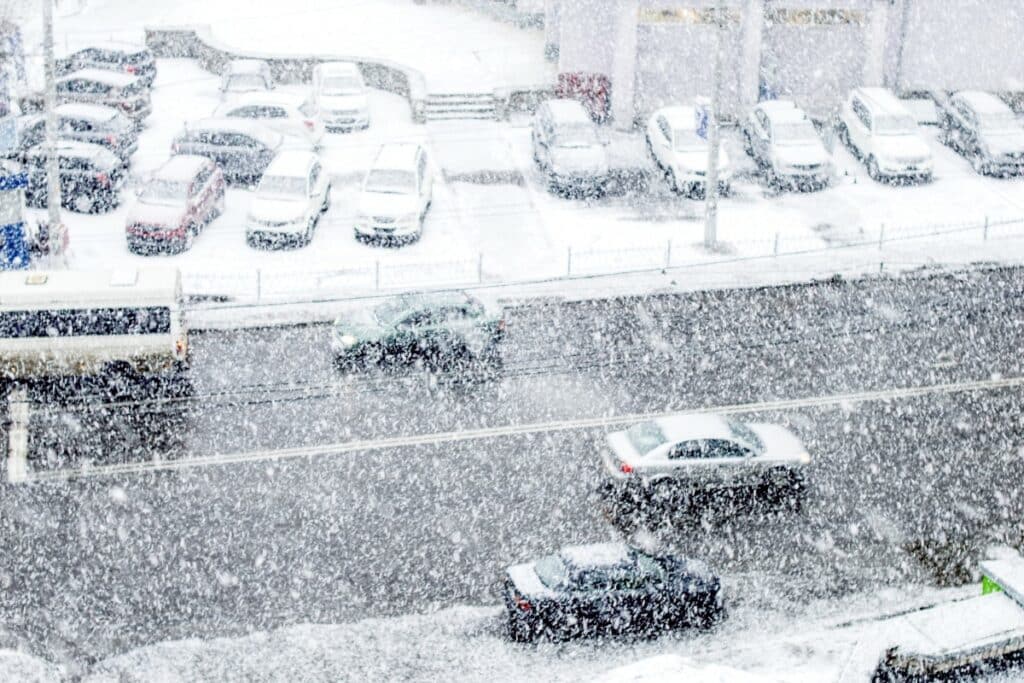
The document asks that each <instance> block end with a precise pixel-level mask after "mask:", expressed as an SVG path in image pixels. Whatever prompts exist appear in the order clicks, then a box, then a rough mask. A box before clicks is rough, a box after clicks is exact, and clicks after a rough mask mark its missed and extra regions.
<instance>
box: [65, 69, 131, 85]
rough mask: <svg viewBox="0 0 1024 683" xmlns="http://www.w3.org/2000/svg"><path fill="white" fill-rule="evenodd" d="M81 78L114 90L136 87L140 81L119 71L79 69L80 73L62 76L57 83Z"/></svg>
mask: <svg viewBox="0 0 1024 683" xmlns="http://www.w3.org/2000/svg"><path fill="white" fill-rule="evenodd" d="M79 78H84V79H86V80H90V81H96V82H97V83H103V84H104V85H109V86H112V87H114V88H125V87H128V86H129V85H134V84H135V83H137V82H138V81H139V79H138V78H136V77H135V76H132V75H130V74H125V73H120V72H118V71H106V70H104V69H79V70H78V71H73V72H72V73H69V74H67V75H66V76H61V77H60V78H58V79H57V81H58V82H60V81H70V80H75V79H79Z"/></svg>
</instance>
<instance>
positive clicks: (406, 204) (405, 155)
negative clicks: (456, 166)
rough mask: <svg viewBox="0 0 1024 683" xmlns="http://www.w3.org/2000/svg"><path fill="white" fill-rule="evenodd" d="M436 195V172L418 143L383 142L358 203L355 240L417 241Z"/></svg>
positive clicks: (364, 183) (368, 173)
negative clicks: (384, 143) (385, 143)
mask: <svg viewBox="0 0 1024 683" xmlns="http://www.w3.org/2000/svg"><path fill="white" fill-rule="evenodd" d="M433 197H434V172H433V169H432V168H431V165H430V160H429V159H428V158H427V151H426V150H425V149H424V148H423V146H422V145H418V144H398V143H393V144H387V145H381V148H380V151H379V152H378V153H377V158H376V159H375V160H374V162H373V166H372V167H371V168H370V170H369V172H367V174H366V179H365V180H364V181H363V189H362V192H360V194H359V199H358V201H357V204H356V220H355V224H354V228H355V235H356V239H358V240H377V241H381V242H386V243H399V242H414V241H416V240H418V239H419V238H420V236H421V235H422V234H423V220H424V219H425V218H426V215H427V211H428V210H429V209H430V204H431V202H432V201H433Z"/></svg>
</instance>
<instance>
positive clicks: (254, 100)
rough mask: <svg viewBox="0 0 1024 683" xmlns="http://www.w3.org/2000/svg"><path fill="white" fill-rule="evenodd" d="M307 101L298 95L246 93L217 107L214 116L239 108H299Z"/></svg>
mask: <svg viewBox="0 0 1024 683" xmlns="http://www.w3.org/2000/svg"><path fill="white" fill-rule="evenodd" d="M307 99H309V98H308V97H306V96H304V95H301V94H299V93H287V92H280V91H275V92H270V91H263V90H257V91H254V92H246V93H241V94H239V95H238V96H237V97H232V98H231V99H230V100H229V101H228V102H225V103H224V104H222V105H220V106H219V107H217V109H216V111H215V112H214V116H224V115H225V113H226V112H229V111H231V110H232V109H238V108H239V107H261V106H268V107H300V106H302V104H303V103H304V102H305V101H306V100H307Z"/></svg>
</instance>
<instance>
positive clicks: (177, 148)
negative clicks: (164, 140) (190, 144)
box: [171, 142, 181, 154]
mask: <svg viewBox="0 0 1024 683" xmlns="http://www.w3.org/2000/svg"><path fill="white" fill-rule="evenodd" d="M180 151H181V146H180V145H178V143H177V142H175V143H174V144H173V145H171V154H177V153H178V152H180Z"/></svg>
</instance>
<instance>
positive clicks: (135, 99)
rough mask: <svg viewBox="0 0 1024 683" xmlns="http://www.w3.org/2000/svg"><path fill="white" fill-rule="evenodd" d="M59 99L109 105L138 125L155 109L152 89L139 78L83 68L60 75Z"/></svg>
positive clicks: (61, 100) (58, 84)
mask: <svg viewBox="0 0 1024 683" xmlns="http://www.w3.org/2000/svg"><path fill="white" fill-rule="evenodd" d="M57 101H58V102H81V103H84V104H105V105H107V106H108V107H113V108H115V109H117V110H118V111H120V112H121V113H122V114H124V115H125V116H127V117H128V118H130V119H131V120H132V121H134V122H135V124H136V125H137V126H138V125H141V123H142V121H143V120H144V119H145V118H146V117H147V116H149V114H150V112H151V111H152V109H153V108H152V105H151V103H150V99H149V89H148V88H146V87H145V86H144V85H143V84H142V81H140V80H139V79H138V78H137V77H135V76H132V75H129V74H123V73H116V72H114V71H104V70H102V69H80V70H79V71H75V72H73V73H70V74H68V75H67V76H63V77H61V78H58V79H57Z"/></svg>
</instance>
